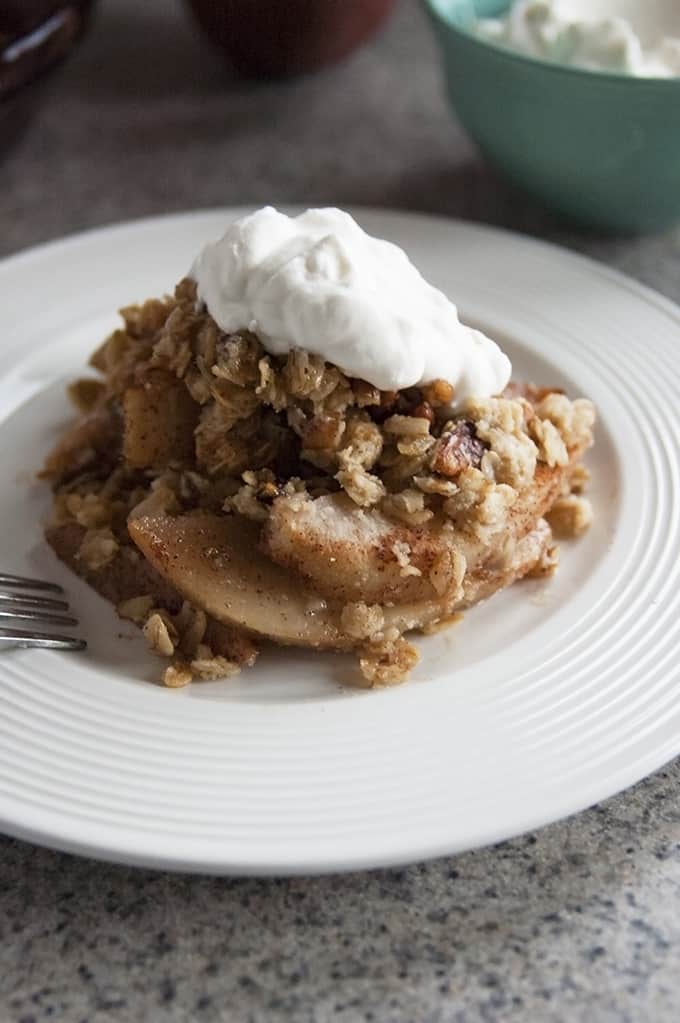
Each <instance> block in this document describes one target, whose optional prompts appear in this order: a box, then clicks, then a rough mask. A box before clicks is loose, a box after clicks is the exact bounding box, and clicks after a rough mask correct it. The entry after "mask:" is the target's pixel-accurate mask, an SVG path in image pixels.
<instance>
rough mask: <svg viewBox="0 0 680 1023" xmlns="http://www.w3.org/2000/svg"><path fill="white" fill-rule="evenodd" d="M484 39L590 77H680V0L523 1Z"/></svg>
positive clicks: (491, 21)
mask: <svg viewBox="0 0 680 1023" xmlns="http://www.w3.org/2000/svg"><path fill="white" fill-rule="evenodd" d="M477 29H478V31H479V32H480V34H482V35H484V36H485V37H486V38H487V39H490V40H492V41H493V42H496V43H500V44H501V45H503V46H508V47H510V48H512V49H514V50H518V51H520V52H521V53H526V54H528V55H529V56H531V57H539V58H541V59H542V60H548V61H551V62H553V63H558V64H566V65H570V66H574V67H582V68H585V69H586V70H590V71H614V72H617V73H623V74H629V75H639V76H642V77H652V78H673V77H675V76H676V75H680V0H517V2H516V3H514V4H513V5H512V6H511V8H510V10H509V12H508V14H507V15H505V17H503V18H482V19H480V20H479V21H478V23H477Z"/></svg>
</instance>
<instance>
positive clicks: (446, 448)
mask: <svg viewBox="0 0 680 1023" xmlns="http://www.w3.org/2000/svg"><path fill="white" fill-rule="evenodd" d="M485 451H486V446H485V445H484V444H483V443H482V441H481V440H479V438H478V437H477V435H476V433H475V427H474V424H473V423H470V422H468V421H467V420H464V419H463V420H460V421H459V422H457V423H448V424H447V426H446V428H445V430H444V432H443V433H442V435H441V437H440V438H439V440H438V441H437V443H436V444H435V446H434V449H433V451H432V455H431V456H430V468H431V469H432V471H433V472H437V473H439V474H440V475H442V476H448V477H450V478H453V477H454V476H457V475H458V473H459V472H462V471H463V469H468V468H470V467H472V468H474V469H478V468H479V466H480V464H481V461H482V456H483V454H484V452H485Z"/></svg>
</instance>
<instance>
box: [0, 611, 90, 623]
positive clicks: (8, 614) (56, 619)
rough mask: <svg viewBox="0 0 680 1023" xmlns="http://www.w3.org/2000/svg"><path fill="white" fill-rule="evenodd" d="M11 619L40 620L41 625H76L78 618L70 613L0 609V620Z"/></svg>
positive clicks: (18, 620)
mask: <svg viewBox="0 0 680 1023" xmlns="http://www.w3.org/2000/svg"><path fill="white" fill-rule="evenodd" d="M8 618H9V619H11V620H12V621H16V622H40V624H41V625H77V624H78V619H77V618H73V617H72V616H71V615H51V614H47V613H46V612H45V611H28V610H26V611H20V610H17V611H12V610H4V609H0V621H1V620H3V619H8Z"/></svg>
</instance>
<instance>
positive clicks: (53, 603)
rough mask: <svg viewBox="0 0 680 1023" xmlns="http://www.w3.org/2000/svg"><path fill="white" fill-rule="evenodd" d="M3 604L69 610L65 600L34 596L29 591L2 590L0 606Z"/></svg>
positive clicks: (0, 591)
mask: <svg viewBox="0 0 680 1023" xmlns="http://www.w3.org/2000/svg"><path fill="white" fill-rule="evenodd" d="M3 604H12V606H13V607H43V608H45V610H46V611H47V610H48V609H51V610H53V611H68V604H67V602H66V601H65V600H54V599H53V598H52V597H34V596H30V595H29V594H28V593H7V592H5V591H4V590H0V607H1V606H2V605H3Z"/></svg>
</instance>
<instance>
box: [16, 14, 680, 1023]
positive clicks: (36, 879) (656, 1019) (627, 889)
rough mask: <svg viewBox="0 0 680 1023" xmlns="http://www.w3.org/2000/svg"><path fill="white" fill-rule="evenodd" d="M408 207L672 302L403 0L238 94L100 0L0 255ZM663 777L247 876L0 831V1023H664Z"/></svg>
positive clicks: (650, 262)
mask: <svg viewBox="0 0 680 1023" xmlns="http://www.w3.org/2000/svg"><path fill="white" fill-rule="evenodd" d="M296 200H297V201H301V202H304V203H308V204H311V203H321V202H334V203H338V204H349V203H366V204H375V205H385V206H395V207H401V208H413V209H422V210H430V211H433V212H438V213H444V214H449V215H457V216H465V217H469V218H472V219H476V220H483V221H487V222H490V223H495V224H500V225H503V226H507V227H511V228H514V229H518V230H523V231H526V232H529V233H532V234H535V235H538V236H541V237H545V238H550V239H553V240H555V241H558V242H560V243H562V244H564V245H567V246H570V247H573V248H576V249H579V250H581V251H585V252H588V253H590V254H592V255H594V256H596V257H597V258H600V259H602V260H604V261H605V262H607V263H609V264H610V265H612V266H617V267H619V268H621V269H623V270H625V271H627V272H628V273H630V274H632V275H633V276H634V277H637V278H638V279H640V280H643V281H645V282H646V283H648V284H651V285H652V286H654V287H656V288H658V289H659V290H660V291H662V292H663V293H665V294H667V295H669V296H671V297H673V298H675V299H680V233H678V232H675V233H671V234H668V235H665V236H662V237H657V238H648V239H605V238H602V237H598V236H585V235H583V234H577V233H575V232H574V231H573V230H572V229H570V228H569V227H568V226H567V225H564V224H562V223H560V222H559V221H558V220H557V219H555V218H553V217H552V216H551V215H550V214H548V213H546V212H545V211H543V210H541V209H539V208H538V207H537V206H535V205H534V204H533V203H532V202H531V201H529V200H527V199H526V198H525V197H524V196H522V195H519V194H518V193H516V192H514V191H512V190H510V189H509V188H507V187H506V186H505V185H504V184H502V183H501V182H499V181H498V179H497V178H496V177H495V175H493V174H492V173H491V172H490V171H489V170H487V169H486V168H485V167H484V166H483V164H482V163H481V162H480V161H479V159H478V158H477V156H476V155H475V152H474V150H473V148H472V147H471V146H470V144H469V143H468V142H467V141H466V140H465V138H464V136H463V134H462V132H461V131H460V129H459V128H458V127H457V126H456V125H455V123H454V122H453V121H452V120H451V118H450V117H449V115H448V113H447V111H446V108H445V105H444V101H443V99H442V96H441V93H440V89H439V79H438V74H437V68H436V63H435V52H434V48H433V46H432V43H431V40H430V38H429V35H428V31H427V26H426V24H425V22H424V18H423V16H422V14H421V12H420V11H419V10H418V8H417V6H416V5H415V4H414V3H410V2H408V0H403V2H401V3H399V4H398V7H397V11H396V15H395V17H394V18H393V19H392V21H391V23H390V25H389V26H388V28H387V29H386V31H385V32H384V33H383V34H382V35H381V36H380V37H379V38H378V39H377V40H376V41H375V42H373V43H371V44H370V45H369V46H367V47H366V48H365V49H363V50H362V51H360V52H359V53H357V54H356V55H355V56H354V57H353V58H352V59H350V60H349V61H347V62H346V63H344V64H343V65H341V66H339V67H337V68H334V69H331V70H329V71H326V72H324V73H321V74H317V75H315V76H312V77H308V78H305V79H301V80H299V81H296V82H292V83H289V84H286V85H285V86H283V85H252V84H250V83H244V82H242V81H239V80H238V79H236V78H235V77H234V76H233V75H232V74H231V73H230V72H229V71H228V70H227V69H226V68H225V66H224V65H223V64H222V62H221V60H220V59H219V57H218V56H217V55H216V54H214V53H213V51H212V50H211V49H210V47H209V46H207V45H206V44H205V42H204V41H203V40H202V39H201V38H199V37H198V36H197V35H196V34H195V32H194V31H193V29H192V27H191V25H190V24H189V22H188V21H187V20H186V16H185V14H184V10H183V9H182V6H181V5H180V4H173V3H171V2H170V0H153V2H152V0H147V2H145V3H144V4H141V3H138V2H137V0H101V3H100V9H99V12H98V16H97V20H96V23H95V25H94V26H93V31H92V33H91V35H90V36H89V38H88V40H87V41H86V43H85V44H84V45H83V48H82V50H81V51H80V53H79V54H78V55H77V57H76V58H75V59H74V60H73V61H72V62H71V63H70V64H69V65H68V66H67V67H65V68H63V69H62V71H60V73H59V74H58V76H57V77H56V79H55V81H54V83H53V88H52V89H51V92H50V95H49V97H48V99H47V102H46V104H45V106H44V108H43V110H42V112H41V114H40V116H39V117H38V118H37V119H36V120H35V121H34V122H33V124H32V125H31V126H30V127H29V129H28V131H27V133H26V135H25V136H24V138H23V140H22V142H21V143H20V145H19V146H18V147H17V148H16V149H15V150H14V151H13V152H12V153H11V154H10V155H9V156H8V157H7V158H6V159H5V160H4V162H3V163H2V164H0V250H1V251H2V253H3V254H4V253H9V252H12V251H14V250H16V249H18V248H21V247H23V246H26V245H30V244H33V243H35V242H40V241H44V240H47V239H49V238H52V237H57V236H59V235H61V234H63V233H66V232H70V231H74V230H77V229H80V228H84V227H89V226H92V225H97V224H103V223H107V222H111V221H114V220H119V219H122V218H126V217H136V216H142V215H146V214H154V213H162V212H166V211H169V210H179V209H185V208H191V207H196V206H210V205H219V204H228V203H244V202H253V203H262V202H265V201H271V202H285V201H296ZM679 793H680V763H675V764H674V765H671V766H669V767H668V768H667V769H666V770H664V771H662V772H660V773H659V774H657V775H656V776H655V777H653V778H651V779H649V780H648V781H646V782H643V783H642V784H640V785H638V786H637V787H636V788H635V789H633V790H632V791H629V792H627V793H625V794H624V795H622V796H619V797H617V798H615V799H613V800H610V801H609V802H607V803H606V804H604V805H603V806H601V807H598V808H596V809H593V810H590V811H588V812H587V813H584V814H581V815H580V816H579V817H577V818H575V819H573V820H570V821H567V822H564V823H560V824H556V825H553V826H552V827H549V828H545V829H544V830H542V831H541V832H538V833H537V834H535V835H530V836H527V837H524V838H521V839H518V840H516V841H513V842H509V843H505V844H504V845H501V846H499V847H497V848H494V849H488V850H483V851H481V852H476V853H469V854H467V855H463V856H458V857H456V858H454V859H448V860H440V861H437V862H435V863H430V864H426V865H420V866H414V867H412V868H410V869H407V870H399V871H385V872H376V873H372V874H360V875H351V876H345V877H329V878H321V879H319V878H317V879H296V880H286V881H247V880H246V881H244V880H238V881H236V880H224V879H217V880H215V879H208V878H195V877H178V876H169V875H162V874H153V873H150V872H147V871H138V870H132V869H125V868H121V867H112V866H106V865H102V864H99V863H95V862H91V861H86V860H80V859H76V858H73V857H70V856H65V855H60V854H57V853H52V852H48V851H45V850H40V849H35V848H33V847H31V846H29V845H26V844H23V843H19V842H14V841H11V840H8V839H5V840H3V839H0V1023H14V1021H16V1023H42V1021H44V1020H48V1019H51V1020H58V1021H60V1023H86V1021H87V1023H109V1021H120V1023H128V1021H130V1023H132V1021H137V1020H149V1021H155V1020H169V1021H178V1023H179V1021H184V1020H197V1021H201V1020H205V1021H229V1023H231V1021H239V1023H260V1021H263V1023H264V1021H267V1023H268V1021H273V1023H277V1021H279V1020H294V1021H315V1023H316V1021H319V1023H322V1021H326V1020H337V1021H339V1023H349V1021H354V1020H360V1021H361V1020H366V1021H374V1023H396V1021H399V1023H401V1021H417V1023H468V1021H470V1023H472V1021H477V1020H481V1021H488V1023H512V1021H532V1023H533V1021H541V1023H542V1021H546V1023H548V1021H554V1023H564V1021H572V1020H573V1021H583V1023H677V1021H678V1019H680V910H679V906H680V901H679V900H680V801H679V799H678V794H679Z"/></svg>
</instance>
